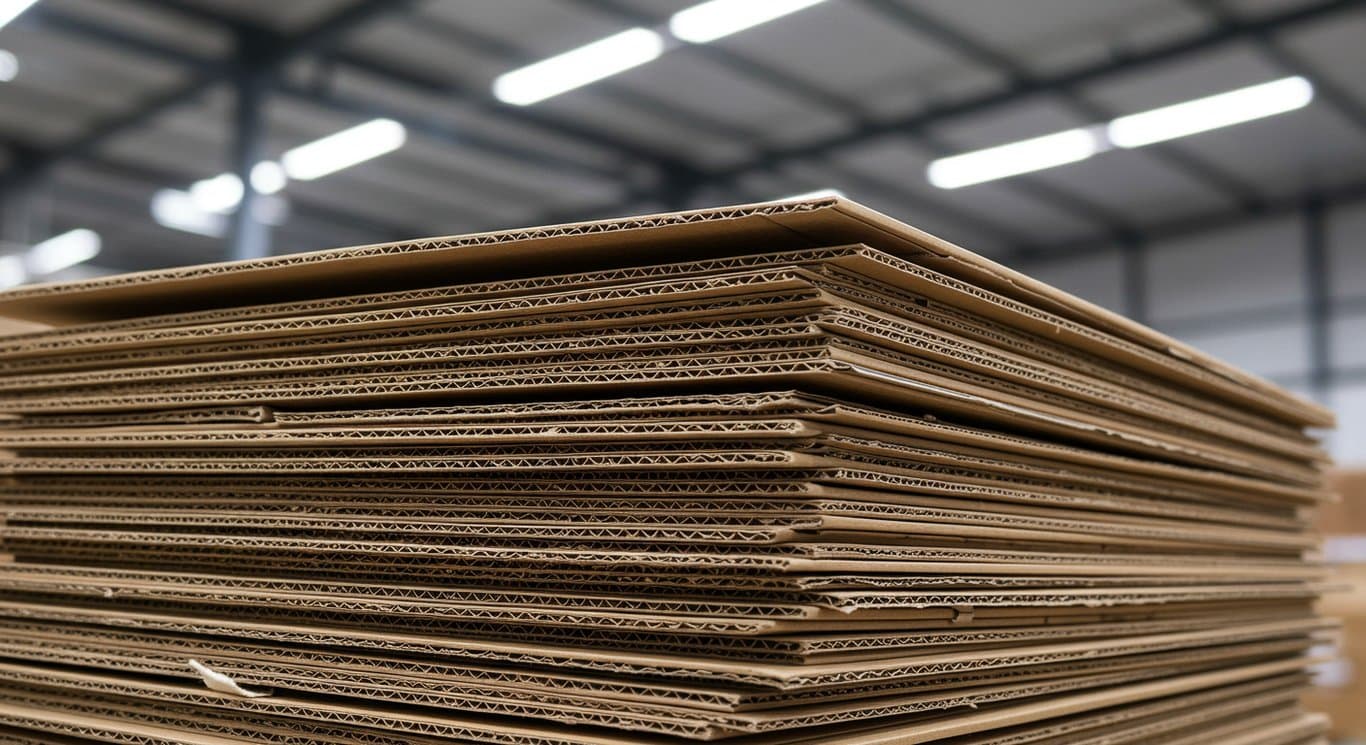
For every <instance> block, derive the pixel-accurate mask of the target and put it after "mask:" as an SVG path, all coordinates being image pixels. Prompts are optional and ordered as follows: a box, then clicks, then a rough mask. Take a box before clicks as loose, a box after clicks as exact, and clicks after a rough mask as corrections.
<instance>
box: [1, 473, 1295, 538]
mask: <svg viewBox="0 0 1366 745" xmlns="http://www.w3.org/2000/svg"><path fill="white" fill-rule="evenodd" d="M724 476H725V477H724V478H723V477H721V475H720V474H715V473H698V472H691V473H687V474H679V473H669V472H661V473H656V474H650V475H649V476H648V477H647V476H646V475H645V474H635V475H629V474H628V475H624V476H617V477H613V476H612V475H608V474H583V473H579V474H575V473H573V472H565V473H564V474H562V476H561V477H560V478H553V479H552V478H549V477H542V476H539V475H537V474H534V473H522V474H518V475H508V474H503V475H500V476H499V477H498V478H485V479H478V478H460V477H455V478H441V477H437V478H402V477H399V478H393V479H383V478H373V477H368V476H367V477H360V478H357V479H354V480H338V479H327V478H316V479H314V478H288V477H286V478H280V479H261V478H252V477H247V478H243V479H241V480H240V483H239V484H238V486H239V488H237V489H231V484H232V483H236V481H235V480H234V481H228V480H224V479H222V478H221V477H217V478H215V477H208V478H183V477H171V478H160V479H159V478H155V477H143V476H132V477H119V476H106V477H101V478H94V479H92V478H90V477H79V476H74V477H73V476H26V477H24V478H22V479H9V480H8V482H7V483H6V484H5V488H4V492H3V496H2V497H0V504H4V505H6V506H12V507H16V508H23V507H40V506H48V507H53V508H58V507H81V508H84V507H89V508H99V507H130V508H136V507H141V508H145V509H155V508H165V509H174V508H175V507H177V506H184V505H186V504H199V505H203V506H204V508H205V509H209V510H213V509H228V510H231V509H271V508H277V507H282V506H289V507H294V508H297V509H298V510H299V511H300V512H301V513H303V514H309V513H316V512H321V511H325V510H334V511H336V512H337V513H339V514H347V513H349V512H353V511H366V510H370V511H376V510H381V511H389V510H395V511H400V512H401V511H405V510H412V511H413V514H423V513H422V510H424V509H431V506H432V504H433V501H432V500H433V499H442V500H446V501H458V503H459V505H460V507H459V508H457V509H458V511H460V512H470V513H479V512H486V513H491V512H498V511H506V512H515V511H517V510H523V509H535V508H536V507H537V506H544V508H545V511H546V512H548V513H553V512H556V511H578V510H586V511H604V512H610V511H623V510H624V511H645V512H648V511H652V510H654V509H665V510H668V509H675V510H677V511H678V512H679V513H680V514H696V513H702V514H706V513H709V512H710V511H711V509H712V508H713V505H714V506H715V509H716V510H728V509H729V508H731V507H734V508H736V509H740V508H742V507H744V506H746V505H752V506H753V509H755V510H756V511H761V512H770V511H780V512H783V513H787V514H800V513H809V512H813V511H817V510H823V509H830V510H833V511H840V510H845V509H850V510H854V509H856V510H858V511H892V512H896V511H898V510H899V509H900V508H901V506H903V505H908V504H909V505H917V504H924V503H926V502H927V500H928V501H933V500H935V499H937V497H930V496H927V495H924V494H920V495H915V494H913V492H912V490H911V489H910V488H909V487H910V485H911V484H912V483H915V482H914V481H912V480H909V479H897V480H896V481H895V482H891V483H878V482H879V481H888V478H887V475H886V474H874V473H872V472H866V473H864V474H862V475H860V474H859V472H858V471H857V470H855V469H849V468H844V469H839V470H838V471H837V472H835V473H831V474H829V475H827V476H826V478H829V479H831V480H832V481H833V478H834V477H835V476H841V477H843V478H846V479H848V480H850V481H854V480H858V481H861V482H862V484H861V485H859V486H857V487H852V486H851V487H844V486H837V485H834V484H819V483H815V481H814V479H816V478H820V477H821V474H820V472H795V473H794V472H787V473H781V474H780V473H778V472H768V473H756V472H751V473H746V474H734V473H727V474H725V475H724ZM794 477H795V478H794ZM803 479H812V480H811V481H807V480H803ZM921 483H928V482H925V481H923V480H922V481H921ZM343 484H350V485H351V486H352V488H351V489H344V488H341V486H342V485H343ZM897 485H904V486H905V487H906V488H905V490H904V491H901V492H894V491H891V490H890V489H891V488H893V487H895V486H897ZM922 491H923V489H922ZM973 503H974V500H971V499H968V500H966V502H965V503H964V506H967V505H971V504H973ZM847 505H858V507H857V508H853V507H846V506H847ZM993 506H994V509H996V510H998V511H1010V510H1011V509H1018V508H1012V507H1010V506H1009V503H1006V502H993ZM1088 507H1093V508H1094V509H1093V510H1092V511H1100V512H1106V513H1107V514H1116V515H1118V514H1126V513H1127V514H1138V515H1143V514H1150V513H1151V512H1152V511H1153V510H1156V509H1159V507H1161V508H1165V509H1166V514H1167V515H1168V516H1170V517H1174V518H1181V519H1205V520H1209V521H1210V522H1212V523H1219V524H1230V525H1244V526H1249V527H1268V528H1283V529H1294V527H1295V526H1297V525H1302V524H1303V522H1304V521H1303V516H1304V514H1305V513H1304V511H1303V510H1301V509H1300V508H1296V507H1291V506H1282V507H1275V506H1270V505H1262V504H1258V503H1255V502H1254V503H1251V504H1244V505H1239V506H1229V505H1228V504H1227V503H1222V504H1221V503H1219V502H1217V501H1204V502H1203V503H1195V504H1192V503H1190V502H1185V501H1170V502H1167V501H1159V500H1148V499H1132V498H1128V499H1123V498H1115V497H1111V498H1109V499H1107V500H1106V501H1105V502H1104V503H1102V504H1098V505H1088ZM1107 510H1113V511H1114V512H1108V511H1107Z"/></svg>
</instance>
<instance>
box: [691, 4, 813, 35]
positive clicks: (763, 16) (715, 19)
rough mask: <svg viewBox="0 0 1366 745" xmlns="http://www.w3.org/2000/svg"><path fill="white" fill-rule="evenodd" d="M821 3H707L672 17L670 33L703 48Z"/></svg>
mask: <svg viewBox="0 0 1366 745" xmlns="http://www.w3.org/2000/svg"><path fill="white" fill-rule="evenodd" d="M820 2H824V0H710V2H705V3H702V4H701V5H694V6H692V7H691V8H687V9H685V10H680V11H678V12H677V13H674V14H673V17H672V18H670V19H669V33H671V34H673V35H674V36H675V37H677V38H679V39H682V40H683V41H690V42H693V43H694V44H705V43H706V42H709V41H715V40H717V39H720V38H722V37H725V36H730V35H731V34H733V33H736V32H739V31H744V30H745V29H747V28H753V27H754V26H758V25H759V24H761V23H768V22H769V21H772V20H774V19H775V18H781V17H783V16H785V15H787V14H789V13H796V12H797V11H799V10H802V9H803V8H809V7H811V6H812V5H815V4H817V3H820Z"/></svg>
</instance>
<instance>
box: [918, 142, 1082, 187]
mask: <svg viewBox="0 0 1366 745" xmlns="http://www.w3.org/2000/svg"><path fill="white" fill-rule="evenodd" d="M1102 149H1103V147H1102V143H1101V142H1100V141H1099V139H1098V137H1097V136H1096V133H1095V132H1094V131H1093V130H1090V129H1082V128H1079V129H1069V130H1067V131H1064V132H1056V133H1054V134H1051V135H1044V136H1043V137H1034V138H1032V139H1028V140H1020V141H1019V142H1012V143H1009V144H1006V145H998V146H996V147H989V148H986V149H985V150H974V151H973V152H970V153H963V154H962V155H953V156H950V157H947V158H940V159H939V160H936V161H934V162H933V163H930V167H929V169H928V171H927V175H928V176H929V179H930V183H931V184H934V185H935V186H938V187H939V188H941V189H957V188H959V187H962V186H970V185H972V184H980V183H982V182H984V181H994V180H996V179H1001V178H1006V177H1007V176H1016V175H1018V174H1021V173H1029V172H1030V171H1039V170H1043V169H1045V168H1052V167H1054V166H1060V165H1063V164H1066V163H1075V162H1077V161H1080V160H1085V159H1087V158H1089V157H1091V156H1092V155H1095V154H1096V153H1098V152H1100V151H1101V150H1102Z"/></svg>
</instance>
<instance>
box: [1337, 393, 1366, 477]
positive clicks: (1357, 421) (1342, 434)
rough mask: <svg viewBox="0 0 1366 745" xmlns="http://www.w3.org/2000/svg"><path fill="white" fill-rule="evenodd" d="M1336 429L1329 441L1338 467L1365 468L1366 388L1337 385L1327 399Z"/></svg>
mask: <svg viewBox="0 0 1366 745" xmlns="http://www.w3.org/2000/svg"><path fill="white" fill-rule="evenodd" d="M1329 404H1330V405H1331V406H1332V407H1333V410H1334V411H1336V412H1337V415H1338V428H1337V431H1336V432H1334V433H1333V434H1332V435H1331V436H1330V438H1329V441H1328V444H1329V448H1330V450H1331V452H1332V454H1333V459H1334V460H1336V461H1337V462H1338V465H1343V466H1366V385H1361V384H1357V385H1350V386H1340V387H1339V388H1337V390H1335V391H1333V394H1332V396H1331V398H1330V400H1329Z"/></svg>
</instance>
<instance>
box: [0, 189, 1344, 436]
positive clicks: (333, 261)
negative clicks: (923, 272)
mask: <svg viewBox="0 0 1366 745" xmlns="http://www.w3.org/2000/svg"><path fill="white" fill-rule="evenodd" d="M841 243H844V244H847V243H864V244H867V245H869V246H872V247H875V248H878V249H881V250H883V251H886V252H888V253H891V254H893V255H895V256H898V257H900V258H903V259H907V260H910V261H913V262H915V263H917V264H921V265H924V266H927V267H929V268H932V269H934V270H936V271H939V272H942V273H943V274H945V275H947V276H949V277H953V278H956V279H959V280H962V281H964V282H966V283H969V284H970V285H972V286H975V287H978V288H983V289H986V290H989V291H991V292H994V293H998V294H999V295H1001V296H1004V297H1005V298H1009V299H1011V300H1014V301H1017V302H1020V303H1023V304H1026V305H1028V306H1029V307H1031V308H1035V309H1039V310H1043V311H1046V312H1048V313H1055V314H1058V315H1061V316H1063V317H1065V318H1069V319H1072V320H1074V321H1077V322H1080V323H1083V324H1085V325H1086V326H1087V327H1089V328H1092V329H1096V330H1098V331H1100V332H1103V333H1104V334H1112V335H1114V336H1117V337H1120V338H1122V339H1126V340H1128V341H1131V342H1135V343H1139V344H1142V345H1144V346H1146V347H1148V348H1151V349H1153V350H1156V351H1158V352H1160V353H1162V354H1164V355H1168V356H1170V357H1172V358H1175V359H1178V360H1182V361H1184V362H1186V363H1188V364H1189V365H1191V366H1192V367H1193V368H1196V369H1198V370H1201V371H1203V372H1205V373H1209V374H1214V375H1217V376H1219V377H1221V378H1224V379H1227V380H1229V381H1233V382H1235V383H1237V384H1238V385H1240V386H1242V387H1244V388H1246V389H1247V390H1248V391H1249V393H1255V394H1260V395H1258V396H1250V397H1249V398H1250V401H1251V400H1263V401H1265V400H1267V399H1269V400H1270V401H1272V402H1273V404H1274V405H1275V407H1276V408H1277V409H1278V410H1279V412H1278V413H1280V414H1281V415H1283V416H1287V417H1290V418H1292V419H1294V420H1296V421H1299V422H1302V423H1303V424H1306V425H1315V426H1327V425H1330V424H1331V423H1332V421H1333V417H1332V414H1331V412H1330V411H1328V410H1327V409H1325V408H1323V407H1320V406H1318V405H1315V404H1313V403H1310V402H1308V401H1305V400H1303V399H1300V398H1298V397H1296V396H1294V395H1293V394H1291V393H1289V392H1287V391H1284V390H1283V389H1280V388H1278V387H1276V386H1274V385H1272V384H1271V383H1269V382H1267V381H1265V380H1262V379H1260V378H1258V377H1256V376H1253V375H1250V374H1248V373H1246V372H1243V371H1241V370H1238V369H1236V368H1234V367H1232V366H1230V365H1227V364H1225V363H1223V362H1220V361H1218V360H1216V359H1214V358H1212V357H1209V356H1208V355H1205V354H1203V353H1201V352H1199V351H1198V350H1196V349H1194V348H1192V347H1189V346H1187V345H1184V344H1182V343H1180V342H1178V341H1175V340H1174V339H1171V338H1169V337H1167V336H1165V335H1163V334H1160V333H1158V332H1156V331H1154V330H1152V329H1148V328H1146V327H1144V326H1142V325H1140V324H1137V323H1135V322H1133V321H1130V320H1128V319H1126V318H1124V317H1122V316H1120V315H1118V314H1115V313H1113V312H1111V311H1108V310H1105V309H1103V308H1100V307H1099V306H1096V305H1094V304H1091V303H1088V302H1086V301H1084V300H1081V299H1079V298H1076V297H1073V296H1072V295H1069V294H1067V293H1065V292H1062V291H1060V290H1057V289H1055V288H1052V287H1049V286H1048V285H1046V284H1044V283H1042V282H1039V281H1037V280H1034V279H1031V278H1029V277H1027V276H1025V275H1023V274H1020V273H1018V272H1015V271H1013V270H1011V269H1008V268H1006V267H1004V266H1001V265H999V264H997V263H995V262H992V261H990V260H988V259H985V258H983V257H980V256H977V255H976V254H973V253H971V252H970V251H967V250H965V249H963V248H960V247H958V246H955V245H953V244H952V243H949V242H947V241H944V240H942V239H939V238H936V237H934V236H932V235H929V234H928V233H925V232H923V231H920V230H917V229H915V228H913V227H911V226H909V225H906V224H904V223H901V222H899V221H897V220H894V219H892V218H889V217H887V216H885V215H882V214H880V213H877V212H875V211H873V210H870V209H868V208H866V207H863V206H861V205H859V204H856V203H854V202H850V201H848V200H844V199H840V198H825V199H810V200H792V201H780V202H766V203H760V204H752V205H742V206H735V207H724V208H715V209H706V210H696V211H689V212H675V213H663V214H658V215H649V216H642V217H631V218H626V219H614V220H601V221H595V222H583V223H571V224H566V225H557V226H548V227H540V228H530V229H521V230H512V231H501V232H492V233H475V234H469V235H464V236H449V237H441V238H428V239H422V240H414V241H404V242H398V243H387V244H376V245H370V246H359V247H353V248H343V249H335V250H331V251H321V252H315V253H302V254H290V255H285V256H278V257H272V258H268V259H259V260H249V261H243V262H234V263H222V264H207V265H201V266H193V267H184V268H177V269H167V270H156V271H150V272H141V273H136V274H127V275H118V276H112V277H100V278H96V279H91V280H85V281H81V282H74V283H57V284H45V285H32V286H26V287H21V288H17V289H14V290H11V291H9V292H6V293H3V294H0V316H4V317H8V318H9V319H13V320H14V321H25V322H33V323H46V324H50V325H57V326H60V325H66V324H71V323H83V322H92V321H100V320H107V319H116V318H126V317H130V316H135V315H147V314H159V313H171V312H179V311H188V310H197V309H205V308H212V307H219V306H222V305H225V304H232V305H241V304H250V303H260V302H278V301H283V300H289V299H297V298H309V297H321V296H324V295H337V294H346V293H355V292H371V291H382V290H386V289H397V288H402V287H409V286H412V284H413V278H415V277H420V278H421V281H422V282H423V283H427V284H431V283H434V282H435V283H440V282H443V281H446V282H451V281H455V282H471V281H480V280H490V279H499V278H508V277H513V276H518V275H521V274H524V273H525V271H526V267H535V269H536V271H537V273H540V274H548V273H553V272H555V271H564V270H566V269H583V268H592V267H604V268H605V267H612V266H620V265H623V264H631V263H658V262H661V261H667V260H671V259H674V260H676V259H693V258H705V257H708V256H719V255H736V254H743V253H758V252H764V251H777V250H790V249H796V248H810V247H817V246H829V245H835V244H841ZM227 299H230V303H226V302H225V300H227ZM979 310H980V311H981V312H982V313H983V314H984V315H996V316H1000V315H1001V314H1002V312H1003V309H1001V308H999V307H993V304H992V303H990V302H987V301H986V300H983V301H982V307H981V308H980V309H979ZM1012 315H1015V314H1014V313H1012ZM1017 317H1018V316H1017ZM1088 345H1090V346H1094V347H1096V350H1095V351H1097V353H1100V354H1106V352H1105V351H1104V350H1102V349H1100V348H1101V347H1103V346H1104V343H1103V340H1101V339H1099V338H1097V339H1095V340H1092V341H1091V342H1089V344H1088V343H1087V342H1085V341H1084V340H1083V346H1088ZM1262 406H1263V407H1264V406H1265V404H1262Z"/></svg>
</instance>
